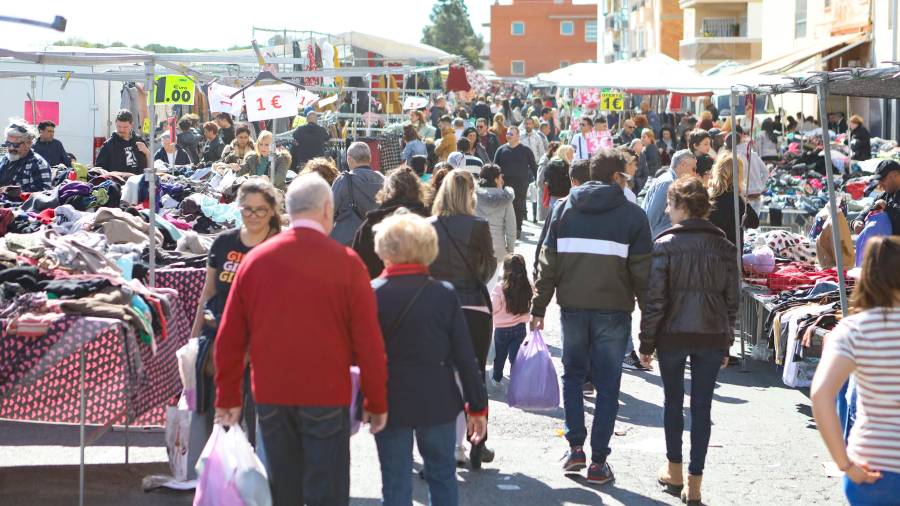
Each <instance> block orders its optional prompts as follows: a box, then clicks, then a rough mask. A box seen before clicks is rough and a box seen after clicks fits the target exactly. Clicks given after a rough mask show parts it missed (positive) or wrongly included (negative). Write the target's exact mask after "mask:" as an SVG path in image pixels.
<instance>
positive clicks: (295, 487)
mask: <svg viewBox="0 0 900 506" xmlns="http://www.w3.org/2000/svg"><path fill="white" fill-rule="evenodd" d="M286 201H287V208H288V212H289V213H290V215H291V219H292V228H291V230H290V231H288V232H283V233H281V234H279V235H278V236H276V237H273V238H272V239H270V240H268V241H266V242H264V243H262V244H260V245H259V246H257V247H256V248H254V249H253V250H252V251H251V252H250V253H248V254H247V256H246V258H245V259H244V261H243V262H242V263H241V266H240V268H239V269H238V272H237V276H236V277H235V280H234V284H233V285H232V288H231V295H230V296H229V297H228V303H227V304H226V306H225V313H224V315H223V317H222V322H221V325H220V326H219V332H218V335H217V336H216V342H215V364H216V419H217V421H218V422H219V423H222V424H224V425H233V424H236V423H237V422H238V420H239V416H240V411H241V380H242V379H243V376H244V373H243V371H244V357H245V356H246V355H247V352H248V351H249V354H250V370H251V383H252V386H253V398H254V399H255V400H256V404H257V413H258V416H259V424H260V428H261V431H262V438H263V444H264V445H265V448H266V457H267V460H268V464H269V466H268V468H269V483H270V486H271V489H272V498H273V502H274V504H275V506H279V505H290V506H294V505H297V504H329V505H332V504H334V505H340V504H348V503H349V501H350V432H349V431H350V417H349V411H348V409H349V405H350V402H351V399H350V389H351V387H350V366H351V364H357V365H359V368H360V371H361V373H360V376H361V377H360V379H361V384H362V392H363V394H364V395H365V405H364V406H365V413H364V417H363V420H364V421H366V422H368V423H369V424H370V426H371V432H372V433H373V434H374V433H376V432H379V431H380V430H381V429H383V428H384V426H385V425H386V424H387V358H386V355H385V352H384V341H383V339H382V336H381V330H380V327H379V323H378V314H377V308H376V301H375V295H374V293H373V292H372V288H371V285H370V284H369V274H368V271H367V270H366V268H365V266H364V265H363V263H362V261H361V260H360V259H359V257H357V256H356V253H354V252H353V250H351V249H350V248H347V247H344V246H342V245H341V244H339V243H338V242H336V241H334V240H333V239H331V238H329V237H328V233H329V232H330V231H331V227H332V224H333V216H334V204H333V201H332V193H331V188H330V187H329V186H328V184H327V183H325V181H324V180H323V179H322V178H321V177H319V176H318V175H317V174H309V175H304V176H300V177H298V178H297V179H295V180H294V182H293V183H291V186H290V188H288V191H287V195H286Z"/></svg>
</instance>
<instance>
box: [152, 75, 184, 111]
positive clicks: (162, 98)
mask: <svg viewBox="0 0 900 506" xmlns="http://www.w3.org/2000/svg"><path fill="white" fill-rule="evenodd" d="M153 81H154V89H155V90H156V93H154V103H157V104H169V105H175V104H181V105H194V80H193V79H191V78H190V77H187V76H176V75H171V76H156V77H155V78H153Z"/></svg>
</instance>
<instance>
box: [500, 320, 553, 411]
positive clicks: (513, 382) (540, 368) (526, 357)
mask: <svg viewBox="0 0 900 506" xmlns="http://www.w3.org/2000/svg"><path fill="white" fill-rule="evenodd" d="M506 402H507V404H509V405H510V406H512V407H516V408H521V409H536V410H549V409H556V408H558V407H559V380H558V379H557V376H556V368H555V367H553V360H552V359H551V358H550V350H548V349H547V345H546V344H545V343H544V338H543V337H541V332H540V331H539V330H535V331H533V332H532V333H531V336H530V337H529V338H527V339H526V340H525V342H523V343H522V346H521V347H520V348H519V353H518V355H516V363H515V364H513V366H512V369H511V371H510V380H509V388H508V389H507V391H506Z"/></svg>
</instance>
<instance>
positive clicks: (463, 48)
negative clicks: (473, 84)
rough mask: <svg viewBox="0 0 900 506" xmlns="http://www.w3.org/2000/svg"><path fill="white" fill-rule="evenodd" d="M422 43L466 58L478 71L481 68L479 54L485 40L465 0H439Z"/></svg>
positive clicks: (423, 32)
mask: <svg viewBox="0 0 900 506" xmlns="http://www.w3.org/2000/svg"><path fill="white" fill-rule="evenodd" d="M422 42H423V43H424V44H429V45H431V46H434V47H436V48H439V49H443V50H444V51H447V52H448V53H451V54H455V55H459V56H462V57H463V58H465V59H466V60H467V61H468V62H469V63H470V64H471V65H472V66H473V67H475V68H480V67H481V60H480V59H479V58H478V54H479V53H480V52H481V49H482V48H483V47H484V40H483V39H482V38H481V36H480V35H476V34H475V30H473V29H472V22H471V21H470V20H469V10H468V9H467V8H466V4H465V2H464V1H463V0H436V2H435V4H434V7H432V9H431V24H430V25H428V26H426V27H425V28H424V29H423V30H422Z"/></svg>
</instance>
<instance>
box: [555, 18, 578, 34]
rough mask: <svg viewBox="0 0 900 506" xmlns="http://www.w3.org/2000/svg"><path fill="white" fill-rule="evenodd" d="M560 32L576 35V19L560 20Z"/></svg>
mask: <svg viewBox="0 0 900 506" xmlns="http://www.w3.org/2000/svg"><path fill="white" fill-rule="evenodd" d="M559 34H560V35H566V36H571V35H575V22H574V21H560V22H559Z"/></svg>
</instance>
